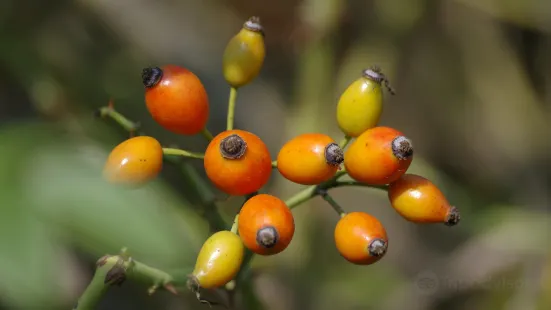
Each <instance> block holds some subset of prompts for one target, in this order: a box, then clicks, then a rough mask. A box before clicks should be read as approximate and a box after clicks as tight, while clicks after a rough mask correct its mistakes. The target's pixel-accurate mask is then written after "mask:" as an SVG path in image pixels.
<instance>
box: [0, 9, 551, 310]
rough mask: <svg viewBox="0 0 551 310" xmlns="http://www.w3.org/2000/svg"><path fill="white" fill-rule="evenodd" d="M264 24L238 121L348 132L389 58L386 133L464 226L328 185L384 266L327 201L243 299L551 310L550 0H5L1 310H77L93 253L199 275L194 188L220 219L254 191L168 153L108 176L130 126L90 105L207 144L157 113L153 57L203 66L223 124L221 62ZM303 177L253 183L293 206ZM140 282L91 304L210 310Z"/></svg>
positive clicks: (0, 102)
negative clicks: (368, 227)
mask: <svg viewBox="0 0 551 310" xmlns="http://www.w3.org/2000/svg"><path fill="white" fill-rule="evenodd" d="M252 15H258V16H260V18H261V21H262V23H263V25H264V27H265V30H266V46H267V57H266V61H265V66H264V68H263V69H262V72H261V74H260V76H259V77H258V78H257V79H256V80H254V82H253V83H252V84H250V85H248V86H246V87H244V88H242V89H241V90H240V91H239V95H238V106H237V117H236V126H237V127H238V128H243V129H246V130H250V131H253V132H255V133H256V134H258V135H259V136H260V137H261V138H262V139H264V140H265V141H266V143H267V144H268V145H269V148H270V151H271V152H272V155H273V156H274V157H275V156H276V154H277V151H278V148H279V147H280V146H281V145H282V144H283V143H284V142H285V141H286V140H287V139H289V138H291V137H293V136H295V135H297V134H300V133H306V132H312V131H320V132H323V133H326V134H329V135H331V136H333V137H334V138H335V139H336V140H340V139H341V137H342V134H341V133H340V132H339V130H338V127H337V125H336V121H335V115H334V113H335V106H336V102H337V100H338V98H339V95H340V93H341V92H342V91H343V90H344V89H345V88H346V86H347V85H348V84H349V83H351V82H352V81H353V80H355V79H356V78H358V77H359V75H360V74H361V70H362V69H364V68H366V67H368V66H371V65H374V64H377V65H379V66H380V67H382V69H383V71H384V73H385V74H386V75H387V76H388V77H389V79H390V80H391V82H392V84H393V86H394V88H395V89H396V90H397V95H395V96H390V95H388V93H387V95H386V97H385V98H386V99H385V111H384V115H383V118H382V120H381V124H382V125H387V126H392V127H395V128H397V129H399V130H401V131H403V132H404V133H406V134H407V135H408V136H409V137H410V138H411V139H412V140H413V141H414V143H415V151H416V153H415V159H414V161H413V164H412V167H411V168H410V171H411V172H413V173H418V174H422V175H424V176H426V177H427V178H429V179H431V180H432V181H433V182H434V183H436V184H437V185H438V186H439V187H440V188H441V189H442V191H443V192H444V193H445V194H446V195H447V197H448V198H449V200H450V201H451V202H452V203H453V204H454V205H456V206H457V207H459V209H460V210H461V212H462V222H461V223H460V225H458V226H456V227H453V228H449V227H445V226H443V225H429V226H421V225H416V224H412V223H409V222H406V221H405V220H403V219H402V218H400V217H399V216H398V215H397V213H396V212H395V211H393V210H392V208H390V206H389V203H388V200H387V197H386V195H385V194H384V193H381V192H380V191H377V190H370V189H366V188H339V189H336V190H333V194H334V197H335V199H336V200H338V201H339V202H340V203H341V204H342V205H343V207H344V208H345V209H346V210H347V211H355V210H361V211H366V212H370V213H371V214H373V215H375V216H376V217H378V218H379V219H380V220H381V222H382V223H383V224H384V225H385V227H386V229H387V232H388V234H389V238H390V247H389V251H388V253H387V255H386V256H385V258H384V259H383V260H381V261H380V262H378V263H377V264H374V265H372V266H364V267H362V266H354V265H351V264H349V263H347V262H346V261H345V260H344V259H342V258H341V257H340V256H339V255H338V253H337V251H336V249H335V246H334V243H333V235H332V234H333V228H334V226H335V224H336V221H337V220H338V217H337V216H336V215H335V214H334V212H333V211H332V210H331V209H330V208H329V207H328V206H327V205H326V204H325V203H324V202H323V201H322V200H321V199H319V198H316V199H314V200H312V201H310V202H309V203H307V204H304V205H303V206H301V207H300V208H297V209H296V212H294V213H295V216H296V226H297V231H296V236H295V238H294V240H293V242H292V243H291V245H290V247H289V248H288V250H287V251H285V252H283V253H281V254H279V255H276V256H273V257H255V258H254V260H253V262H252V271H253V272H252V273H251V276H250V282H248V284H247V285H244V286H243V287H242V289H241V290H240V293H239V296H238V298H237V304H238V307H237V309H246V310H257V309H258V310H260V309H266V310H280V309H281V310H283V309H285V310H288V309H296V310H299V309H317V310H330V309H331V310H332V309H342V310H348V309H350V310H352V309H354V310H359V309H361V310H368V309H378V310H382V309H385V310H386V309H388V310H394V309H408V310H438V309H446V310H455V309H458V310H459V309H469V310H471V309H485V310H490V309H491V310H493V309H496V310H497V309H504V310H513V309H515V310H516V309H523V310H531V309H534V310H536V309H537V310H543V309H550V308H551V244H550V242H551V238H550V237H551V228H550V227H551V226H550V223H551V221H550V213H549V203H550V199H549V198H550V194H549V192H550V190H551V187H550V184H549V179H550V176H551V161H550V160H549V159H550V155H551V148H550V146H551V145H550V144H551V139H550V138H551V137H550V134H549V132H550V126H551V125H550V124H549V120H550V119H551V87H550V86H551V36H550V34H551V2H549V1H543V0H504V1H498V0H443V1H430V0H352V1H338V0H303V1H298V0H281V1H251V0H233V1H212V0H205V1H191V0H187V1H185V0H156V1H147V0H117V1H111V0H79V1H65V0H48V1H45V0H43V1H39V0H34V1H32V0H19V1H15V0H2V1H0V46H1V48H0V119H1V122H2V123H1V128H0V159H1V160H0V182H1V184H0V207H1V213H0V303H1V304H2V309H70V308H71V307H72V306H73V304H74V302H75V301H76V300H77V299H78V296H79V295H80V293H81V292H82V291H83V290H84V289H85V287H86V285H87V283H88V282H89V281H90V279H91V277H92V275H93V267H94V263H95V261H96V260H97V259H98V258H99V257H100V256H102V255H103V254H106V253H111V254H115V253H116V252H117V251H118V250H119V249H120V248H121V247H122V246H126V247H128V248H129V250H130V252H131V254H132V255H133V256H134V257H135V258H136V259H138V260H140V261H143V262H145V263H148V264H150V265H152V266H155V267H159V268H163V269H166V270H169V271H174V272H180V273H184V274H185V273H186V272H189V271H191V270H192V268H193V264H194V259H195V255H196V254H197V252H198V250H199V248H200V246H201V243H202V241H203V240H204V239H205V238H206V237H207V236H208V235H209V233H210V231H209V226H208V225H207V223H206V222H205V220H204V219H203V217H202V212H203V211H204V208H205V206H204V204H203V203H202V202H201V201H202V199H201V198H203V200H204V198H205V195H211V196H207V199H216V201H217V205H218V208H219V210H220V212H221V213H222V215H223V217H224V218H225V219H226V220H227V221H228V222H229V221H230V220H231V218H232V217H233V215H234V214H235V212H236V211H237V210H238V208H239V205H240V204H241V203H242V198H239V197H236V198H231V199H226V198H227V197H225V196H224V195H222V194H221V193H219V192H214V196H213V195H212V194H209V193H208V190H205V186H206V188H207V189H208V187H210V184H209V183H208V181H205V182H204V183H201V184H196V183H193V182H191V183H190V178H189V171H190V169H191V171H196V172H197V173H198V175H199V176H200V177H201V178H203V179H204V170H203V168H202V164H201V162H200V161H194V160H188V161H183V162H178V161H173V162H168V163H167V164H166V165H165V169H164V171H163V174H162V176H161V177H160V178H159V179H158V180H156V181H155V182H153V183H152V184H150V185H148V186H146V187H144V188H142V189H138V190H132V191H127V190H122V189H117V188H113V187H112V186H109V185H107V184H105V183H104V182H103V181H102V180H101V169H102V165H103V162H104V160H105V159H106V156H107V154H108V152H109V150H110V149H111V148H113V147H114V146H115V145H116V144H118V143H119V142H121V141H123V140H124V139H126V138H127V137H128V133H126V132H124V131H123V130H122V129H121V128H119V127H118V126H117V125H116V124H114V123H113V122H111V121H109V120H102V119H97V118H94V117H93V114H94V111H95V110H96V109H98V108H99V107H101V106H105V105H106V104H107V102H108V101H109V100H110V99H111V98H112V99H113V100H114V103H115V108H116V109H117V110H118V111H120V112H121V113H123V114H125V115H126V116H128V117H129V118H131V119H132V120H135V121H139V122H140V123H141V124H142V129H143V130H144V131H145V132H146V133H147V134H149V135H152V136H155V137H157V138H158V139H159V140H160V141H161V142H162V143H163V144H164V145H167V146H168V145H177V146H179V147H182V148H186V149H188V150H193V151H202V150H204V148H205V147H206V142H205V141H204V140H203V139H202V137H200V136H197V137H195V136H194V137H183V136H176V135H174V134H170V133H168V132H166V131H164V130H163V129H162V128H160V126H159V125H157V124H156V123H154V122H153V121H152V119H151V117H150V116H149V115H148V113H147V110H146V108H145V104H144V99H143V86H142V84H141V77H140V75H141V69H142V68H143V67H145V66H150V65H163V64H167V63H171V64H177V65H182V66H185V67H187V68H189V69H190V70H192V71H194V72H195V73H196V74H197V75H198V76H199V77H200V78H201V80H202V81H203V82H204V84H205V87H206V89H207V91H208V92H209V97H210V103H211V111H212V112H211V118H210V121H209V124H208V128H209V129H210V130H211V131H212V132H214V133H218V132H220V131H221V130H223V129H224V128H225V117H226V104H227V98H228V93H229V88H228V86H227V85H226V83H225V81H224V79H223V77H222V73H221V62H222V53H223V50H224V47H225V44H226V43H227V41H228V40H229V39H230V38H231V36H233V35H234V34H235V33H236V32H237V31H239V29H240V27H241V25H242V23H243V22H244V21H245V20H246V19H247V18H248V17H250V16H252ZM300 188H301V186H298V185H293V184H290V183H289V182H287V181H285V180H284V179H283V178H282V177H281V176H280V175H279V174H278V173H274V176H273V178H272V180H271V182H270V183H269V185H268V186H266V187H265V188H264V189H263V192H266V193H272V194H276V195H278V196H280V197H282V198H283V199H285V198H287V197H289V196H291V195H292V194H293V193H294V192H295V191H297V190H299V189H300ZM205 193H207V194H205ZM228 228H229V226H228ZM146 290H147V287H146V286H144V285H142V284H139V283H133V282H126V283H125V284H124V285H123V286H122V287H120V288H119V287H115V288H112V289H110V290H109V291H108V292H107V294H106V295H105V298H104V299H103V300H102V301H101V303H100V305H99V308H98V309H106V310H107V309H120V310H122V309H136V310H140V309H144V310H146V309H206V306H204V305H200V304H199V303H198V302H197V301H196V300H195V299H194V296H193V295H192V294H191V293H187V292H185V291H182V293H181V295H180V296H172V295H169V294H168V293H166V292H158V293H157V294H155V295H153V296H152V297H148V296H147V294H146ZM214 297H216V296H214Z"/></svg>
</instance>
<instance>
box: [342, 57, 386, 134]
mask: <svg viewBox="0 0 551 310" xmlns="http://www.w3.org/2000/svg"><path fill="white" fill-rule="evenodd" d="M383 82H385V84H386V86H387V88H388V89H389V90H390V92H391V93H393V91H392V89H391V88H390V85H389V84H388V80H387V79H386V77H385V76H384V74H383V73H382V72H381V71H380V69H379V68H377V67H373V68H369V69H366V70H364V71H363V75H362V76H361V77H360V78H358V79H357V80H355V81H354V82H352V83H351V84H350V85H349V86H348V88H347V89H346V90H345V91H344V92H343V93H342V95H341V97H340V99H339V102H338V104H337V123H338V124H339V127H340V129H341V131H342V132H344V134H345V135H347V136H349V137H358V136H359V135H361V134H362V133H363V132H364V131H366V130H368V129H370V128H373V127H375V126H377V124H378V123H379V119H380V118H381V114H382V112H383V90H382V88H381V84H382V83H383Z"/></svg>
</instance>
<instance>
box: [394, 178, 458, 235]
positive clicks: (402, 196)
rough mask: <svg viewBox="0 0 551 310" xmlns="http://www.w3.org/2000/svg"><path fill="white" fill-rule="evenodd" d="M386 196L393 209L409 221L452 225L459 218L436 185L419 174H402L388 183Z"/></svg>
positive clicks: (454, 208)
mask: <svg viewBox="0 0 551 310" xmlns="http://www.w3.org/2000/svg"><path fill="white" fill-rule="evenodd" d="M388 198H389V200H390V203H391V204H392V207H393V208H394V210H396V212H398V214H400V215H401V216H402V217H403V218H405V219H406V220H408V221H411V222H415V223H444V224H446V225H448V226H453V225H456V224H457V223H459V220H460V218H461V216H460V214H459V211H458V210H457V208H456V207H453V206H451V205H450V203H449V202H448V200H447V199H446V197H445V196H444V194H443V193H442V192H441V191H440V190H439V189H438V187H436V185H434V184H433V183H432V182H431V181H429V180H427V179H426V178H424V177H422V176H419V175H415V174H404V175H402V176H401V177H400V178H399V179H398V180H396V181H394V182H392V183H390V185H389V187H388Z"/></svg>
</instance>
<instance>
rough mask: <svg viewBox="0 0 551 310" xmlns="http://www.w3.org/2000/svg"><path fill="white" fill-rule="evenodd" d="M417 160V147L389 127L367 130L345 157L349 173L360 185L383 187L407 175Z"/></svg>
mask: <svg viewBox="0 0 551 310" xmlns="http://www.w3.org/2000/svg"><path fill="white" fill-rule="evenodd" d="M412 160H413V144H412V142H411V141H410V140H409V139H408V138H406V137H405V136H404V135H403V134H402V133H401V132H399V131H398V130H396V129H393V128H389V127H374V128H371V129H368V130H366V131H365V132H364V133H363V134H361V135H360V136H359V137H358V138H357V139H356V140H355V141H353V142H352V144H351V145H350V147H349V148H348V149H347V150H346V152H345V154H344V166H345V168H346V171H347V172H348V174H349V175H350V177H352V178H353V179H355V180H356V181H358V182H362V183H367V184H374V185H383V184H388V183H391V182H393V181H395V180H396V179H398V178H399V177H400V176H401V175H402V174H404V173H405V172H406V171H407V169H408V168H409V165H410V164H411V161H412Z"/></svg>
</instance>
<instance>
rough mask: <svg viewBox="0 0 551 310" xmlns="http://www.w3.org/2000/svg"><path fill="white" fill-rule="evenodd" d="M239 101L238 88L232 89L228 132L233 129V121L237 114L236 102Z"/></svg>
mask: <svg viewBox="0 0 551 310" xmlns="http://www.w3.org/2000/svg"><path fill="white" fill-rule="evenodd" d="M236 99H237V88H235V87H232V88H230V99H229V101H228V121H227V124H226V130H232V129H233V119H234V114H235V102H236Z"/></svg>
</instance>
